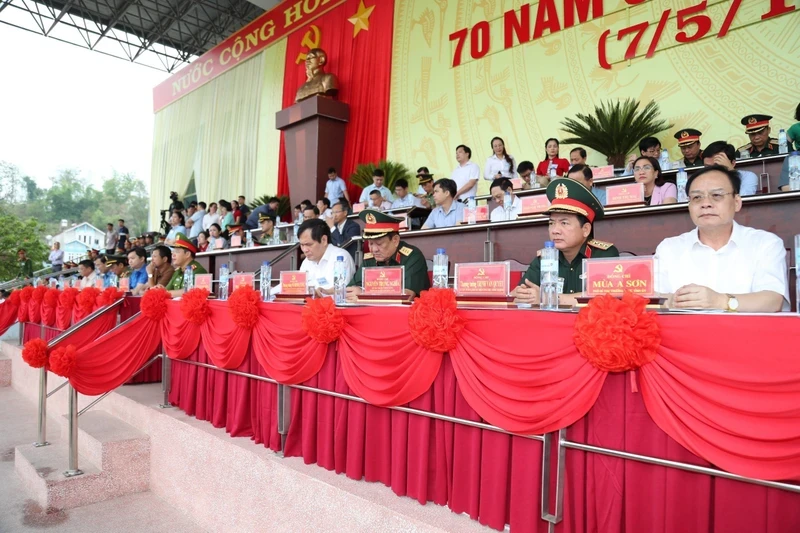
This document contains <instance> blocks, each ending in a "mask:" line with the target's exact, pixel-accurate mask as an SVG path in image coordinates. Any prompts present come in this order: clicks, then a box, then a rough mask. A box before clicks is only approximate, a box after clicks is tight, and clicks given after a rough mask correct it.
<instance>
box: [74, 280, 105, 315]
mask: <svg viewBox="0 0 800 533" xmlns="http://www.w3.org/2000/svg"><path fill="white" fill-rule="evenodd" d="M98 296H100V289H96V288H94V287H86V288H85V289H82V290H81V292H79V293H78V297H77V298H75V305H76V306H77V309H75V310H74V315H75V316H74V319H75V321H76V322H77V321H78V320H82V319H84V318H86V317H87V316H89V315H90V314H91V313H92V311H94V306H95V304H96V303H97V297H98Z"/></svg>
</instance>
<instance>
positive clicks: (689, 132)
mask: <svg viewBox="0 0 800 533" xmlns="http://www.w3.org/2000/svg"><path fill="white" fill-rule="evenodd" d="M702 134H703V132H701V131H700V130H695V129H692V128H683V129H682V130H680V131H678V133H676V134H675V135H674V137H675V138H676V139H678V146H686V145H687V144H692V143H693V142H697V141H699V140H700V136H701V135H702Z"/></svg>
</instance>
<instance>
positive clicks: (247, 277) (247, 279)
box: [233, 274, 255, 290]
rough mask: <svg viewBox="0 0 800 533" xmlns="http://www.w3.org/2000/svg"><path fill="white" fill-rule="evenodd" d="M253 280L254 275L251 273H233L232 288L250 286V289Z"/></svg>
mask: <svg viewBox="0 0 800 533" xmlns="http://www.w3.org/2000/svg"><path fill="white" fill-rule="evenodd" d="M254 281H255V276H254V275H253V274H234V276H233V290H236V289H238V288H239V287H250V288H251V289H252V288H253V283H254Z"/></svg>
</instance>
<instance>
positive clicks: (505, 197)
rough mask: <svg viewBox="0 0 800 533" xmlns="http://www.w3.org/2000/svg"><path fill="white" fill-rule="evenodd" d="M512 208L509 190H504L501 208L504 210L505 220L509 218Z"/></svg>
mask: <svg viewBox="0 0 800 533" xmlns="http://www.w3.org/2000/svg"><path fill="white" fill-rule="evenodd" d="M512 209H514V201H513V200H512V199H511V191H506V193H505V195H503V210H504V211H505V212H506V220H511V210H512Z"/></svg>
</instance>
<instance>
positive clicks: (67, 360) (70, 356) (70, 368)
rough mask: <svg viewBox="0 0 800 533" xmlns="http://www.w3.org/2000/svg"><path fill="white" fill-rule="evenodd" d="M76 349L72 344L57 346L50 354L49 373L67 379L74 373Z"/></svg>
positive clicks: (76, 356) (76, 358)
mask: <svg viewBox="0 0 800 533" xmlns="http://www.w3.org/2000/svg"><path fill="white" fill-rule="evenodd" d="M77 360H78V349H77V348H76V347H75V345H74V344H68V345H66V346H59V347H58V348H56V349H55V350H53V352H52V353H51V354H50V371H51V372H53V373H54V374H58V375H59V376H61V377H64V378H67V379H69V378H70V377H72V373H73V372H74V371H75V365H76V364H77Z"/></svg>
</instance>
